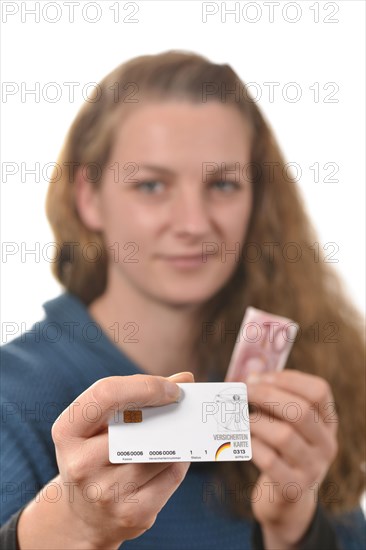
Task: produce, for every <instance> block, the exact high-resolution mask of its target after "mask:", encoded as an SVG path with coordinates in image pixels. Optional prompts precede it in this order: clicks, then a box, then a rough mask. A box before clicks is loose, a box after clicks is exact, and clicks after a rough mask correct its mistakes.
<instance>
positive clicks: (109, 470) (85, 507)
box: [21, 372, 194, 550]
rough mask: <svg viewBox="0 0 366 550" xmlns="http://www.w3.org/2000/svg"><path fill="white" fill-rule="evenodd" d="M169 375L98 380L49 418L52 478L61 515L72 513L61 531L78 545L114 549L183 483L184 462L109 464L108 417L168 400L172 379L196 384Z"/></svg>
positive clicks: (149, 521) (173, 394)
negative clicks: (54, 471)
mask: <svg viewBox="0 0 366 550" xmlns="http://www.w3.org/2000/svg"><path fill="white" fill-rule="evenodd" d="M170 380H171V381H169V378H165V377H162V376H153V375H145V374H135V375H132V376H111V377H108V378H102V379H100V380H98V381H97V382H95V383H94V384H93V385H92V386H90V387H89V388H88V389H87V390H85V391H84V392H83V393H82V394H81V395H79V397H78V398H77V399H76V400H75V401H74V402H73V403H71V404H70V405H69V407H67V409H65V410H64V411H63V412H62V414H61V415H60V416H59V417H58V418H57V420H56V421H55V422H54V424H53V426H52V438H53V441H54V444H55V448H56V458H57V463H58V467H59V476H57V478H55V479H54V480H53V481H54V482H55V481H57V483H58V484H60V485H61V489H62V497H61V498H62V500H63V503H62V507H63V508H62V509H63V510H66V514H65V515H64V517H69V518H73V519H72V525H65V526H64V529H66V530H68V529H70V530H73V529H74V530H75V537H78V540H77V541H76V540H75V546H74V547H75V548H76V547H79V546H78V545H77V544H76V542H79V543H82V542H83V543H84V546H80V547H84V548H85V547H86V546H87V547H88V548H89V549H92V548H103V549H104V550H106V549H117V548H118V547H119V546H120V544H121V543H123V542H124V541H126V540H129V539H134V538H136V537H138V536H140V535H142V534H143V533H144V532H145V531H146V530H148V529H149V528H150V527H152V525H153V524H154V523H155V520H156V517H157V514H158V513H159V512H160V510H161V509H162V508H163V506H164V505H165V504H166V502H167V501H168V500H169V498H170V497H171V495H172V494H173V493H174V491H175V490H176V489H177V488H178V486H179V485H180V483H181V482H182V481H183V479H184V477H185V475H186V473H187V470H188V468H189V466H190V462H173V463H172V462H169V463H166V462H164V463H152V464H147V463H134V464H132V463H131V464H111V463H110V462H109V452H108V420H109V419H110V418H111V417H113V414H114V412H115V411H116V410H117V409H119V410H123V409H125V408H126V407H127V406H128V404H131V403H133V404H135V405H136V404H137V405H138V407H144V406H159V405H165V404H168V403H173V402H175V401H177V400H178V397H179V387H178V386H177V385H176V384H175V382H194V378H193V375H192V374H191V373H189V372H186V373H180V374H178V375H174V378H171V377H170ZM91 403H94V404H95V403H97V405H91ZM117 404H118V405H117ZM97 412H98V414H96V413H97ZM93 415H94V417H96V416H97V419H96V420H95V421H93V420H92V418H93ZM86 487H87V491H86V489H85V488H86ZM83 490H84V492H83ZM93 500H95V502H93ZM50 508H52V506H51V507H50ZM23 514H24V512H23ZM21 518H22V515H21ZM55 529H57V527H56V526H55ZM21 547H22V546H21ZM25 547H26V546H25ZM52 547H53V548H55V547H56V546H52ZM49 548H50V546H49Z"/></svg>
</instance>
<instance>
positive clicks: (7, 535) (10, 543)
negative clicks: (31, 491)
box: [0, 506, 25, 550]
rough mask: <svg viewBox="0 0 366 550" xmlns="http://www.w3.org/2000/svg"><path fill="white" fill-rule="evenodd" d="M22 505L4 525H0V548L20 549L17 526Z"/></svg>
mask: <svg viewBox="0 0 366 550" xmlns="http://www.w3.org/2000/svg"><path fill="white" fill-rule="evenodd" d="M24 508H25V507H24V506H23V507H22V508H21V509H20V510H18V511H17V512H15V514H13V515H12V516H11V517H10V518H9V519H8V521H7V522H6V523H4V525H2V526H1V527H0V548H4V550H5V549H6V550H20V548H19V542H18V536H17V526H18V521H19V518H20V515H21V513H22V512H23V510H24Z"/></svg>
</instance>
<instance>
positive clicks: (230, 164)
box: [140, 161, 240, 175]
mask: <svg viewBox="0 0 366 550" xmlns="http://www.w3.org/2000/svg"><path fill="white" fill-rule="evenodd" d="M238 162H239V161H236V162H220V163H216V164H218V170H221V165H222V164H223V165H224V167H223V168H222V170H223V172H227V171H232V170H235V169H236V164H237V163H238ZM211 164H213V163H212V162H211ZM239 167H240V163H239ZM140 168H142V169H146V170H152V171H153V172H161V173H163V172H165V173H166V174H170V175H175V172H174V170H170V169H169V168H166V167H165V166H158V165H156V164H141V165H140Z"/></svg>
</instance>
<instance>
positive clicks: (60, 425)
mask: <svg viewBox="0 0 366 550" xmlns="http://www.w3.org/2000/svg"><path fill="white" fill-rule="evenodd" d="M186 381H192V374H190V373H183V374H182V375H181V376H177V377H175V378H174V379H173V380H169V379H167V378H165V377H163V376H153V375H147V374H133V375H131V376H109V377H107V378H102V379H100V380H98V381H97V382H95V383H94V384H92V385H91V386H90V387H89V388H88V389H86V390H85V391H84V392H83V393H82V394H81V395H79V397H78V398H77V399H76V400H75V401H73V402H72V403H71V404H70V405H69V406H68V407H67V408H66V409H65V410H64V411H63V412H62V413H61V415H60V416H59V417H58V418H57V420H56V421H55V423H54V424H53V426H52V437H53V440H54V442H55V443H57V444H58V445H67V444H71V443H73V442H74V440H75V438H88V437H91V436H93V435H95V434H97V433H99V432H100V431H102V430H104V429H105V427H106V426H107V425H108V420H109V419H110V418H112V417H113V416H115V415H116V412H117V411H119V410H123V409H125V408H127V407H128V406H129V407H134V408H135V407H136V408H141V407H145V406H160V405H166V404H169V403H174V402H175V401H177V400H178V399H179V395H180V389H179V386H177V384H176V382H186Z"/></svg>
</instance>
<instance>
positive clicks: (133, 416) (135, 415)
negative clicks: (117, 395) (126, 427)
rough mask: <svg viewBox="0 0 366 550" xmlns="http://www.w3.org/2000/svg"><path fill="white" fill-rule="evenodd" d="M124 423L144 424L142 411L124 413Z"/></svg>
mask: <svg viewBox="0 0 366 550" xmlns="http://www.w3.org/2000/svg"><path fill="white" fill-rule="evenodd" d="M123 421H124V422H126V423H132V422H142V411H132V410H129V411H123Z"/></svg>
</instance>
